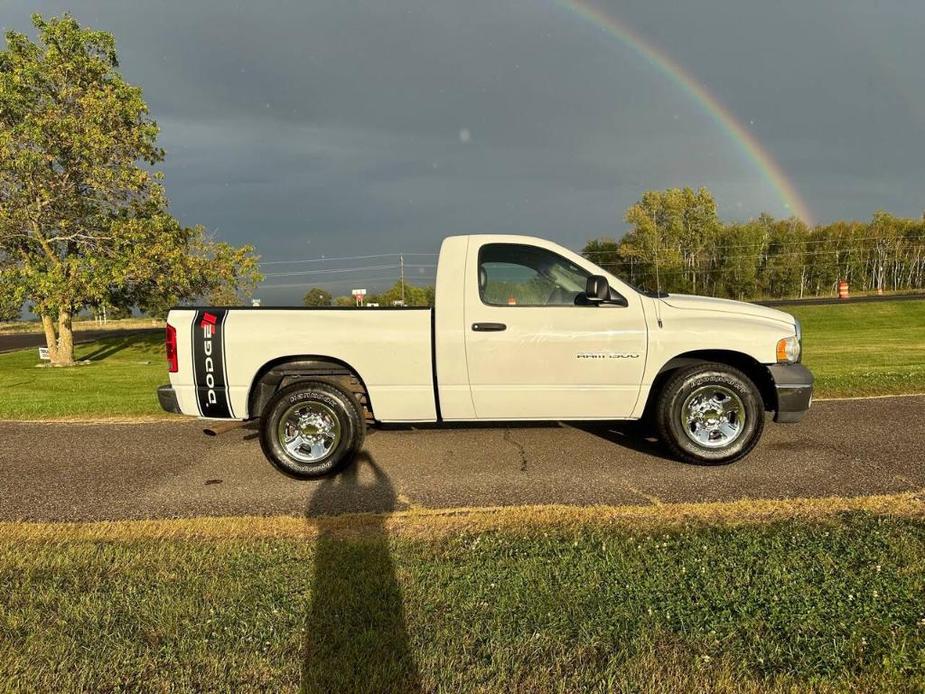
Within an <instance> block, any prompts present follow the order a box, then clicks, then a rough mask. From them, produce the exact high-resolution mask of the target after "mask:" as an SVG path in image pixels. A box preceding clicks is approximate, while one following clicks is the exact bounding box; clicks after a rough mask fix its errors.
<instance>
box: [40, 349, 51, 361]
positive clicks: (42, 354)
mask: <svg viewBox="0 0 925 694" xmlns="http://www.w3.org/2000/svg"><path fill="white" fill-rule="evenodd" d="M39 359H41V360H42V361H51V357H49V356H48V347H39Z"/></svg>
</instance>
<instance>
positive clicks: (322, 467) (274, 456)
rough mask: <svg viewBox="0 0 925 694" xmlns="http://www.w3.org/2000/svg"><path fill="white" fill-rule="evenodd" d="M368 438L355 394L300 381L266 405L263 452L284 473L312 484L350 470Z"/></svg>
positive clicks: (261, 440)
mask: <svg viewBox="0 0 925 694" xmlns="http://www.w3.org/2000/svg"><path fill="white" fill-rule="evenodd" d="M365 433H366V424H365V422H364V420H363V414H362V410H361V408H360V404H359V403H358V402H357V400H356V397H355V396H354V395H353V394H352V393H349V392H347V391H345V390H343V389H342V388H340V387H339V386H337V385H336V384H334V383H331V382H328V381H300V382H298V383H294V384H292V385H291V386H288V387H286V388H283V389H282V390H280V391H279V392H278V393H276V394H275V395H274V396H273V397H272V398H271V399H270V401H269V402H268V403H267V405H266V407H265V408H264V411H263V416H262V417H261V422H260V446H261V448H263V452H264V455H266V457H267V458H268V459H269V461H270V462H271V463H273V465H274V467H276V468H277V469H278V470H279V471H280V472H283V473H284V474H287V475H289V476H290V477H295V478H298V479H312V478H314V477H321V476H323V475H327V474H331V473H333V472H336V471H338V470H340V469H341V468H343V467H345V466H346V465H349V464H350V463H351V462H352V461H353V459H354V458H355V457H356V454H357V453H358V452H359V450H360V448H361V447H362V446H363V438H364V435H365Z"/></svg>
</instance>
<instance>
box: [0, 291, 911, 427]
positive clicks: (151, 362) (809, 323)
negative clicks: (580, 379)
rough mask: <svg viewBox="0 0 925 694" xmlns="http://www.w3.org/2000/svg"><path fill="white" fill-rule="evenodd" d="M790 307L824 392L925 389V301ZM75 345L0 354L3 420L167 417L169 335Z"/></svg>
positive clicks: (819, 390) (846, 394)
mask: <svg viewBox="0 0 925 694" xmlns="http://www.w3.org/2000/svg"><path fill="white" fill-rule="evenodd" d="M786 310H787V311H788V312H790V313H793V314H794V315H795V316H797V317H798V318H799V319H800V320H801V321H803V329H804V335H805V337H804V350H805V351H804V362H805V363H806V365H807V366H808V367H809V368H810V369H812V371H813V373H814V374H815V376H816V396H817V397H820V398H831V397H851V396H864V395H891V394H901V393H925V301H893V302H891V301H884V302H882V303H879V302H878V303H871V304H846V305H834V306H833V305H824V306H800V307H786ZM76 349H77V358H78V359H80V360H89V361H90V363H89V364H84V365H80V366H77V367H74V368H70V369H53V368H36V364H37V363H39V362H38V358H37V356H36V354H37V352H36V350H35V349H28V350H23V351H20V352H13V353H9V354H0V419H55V418H80V417H84V418H91V417H137V416H143V417H147V416H155V417H161V416H165V415H164V412H163V411H162V410H161V409H160V407H159V405H158V403H157V397H156V395H155V390H156V388H157V386H158V385H160V384H162V383H167V381H168V375H167V367H166V361H165V359H164V347H163V338H162V337H160V336H158V335H126V336H125V337H116V338H109V339H105V340H100V341H98V342H93V343H88V344H85V345H78V346H77V348H76ZM232 358H233V356H232Z"/></svg>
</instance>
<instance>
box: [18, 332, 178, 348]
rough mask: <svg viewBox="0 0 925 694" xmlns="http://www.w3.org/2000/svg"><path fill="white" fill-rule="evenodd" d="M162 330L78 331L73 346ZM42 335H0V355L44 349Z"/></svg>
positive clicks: (43, 336) (75, 333)
mask: <svg viewBox="0 0 925 694" xmlns="http://www.w3.org/2000/svg"><path fill="white" fill-rule="evenodd" d="M163 332H164V329H163V328H138V329H135V330H125V329H122V330H79V331H75V332H74V344H75V345H80V344H83V343H85V342H94V341H95V340H100V339H103V338H106V337H124V336H126V335H139V334H142V335H143V334H146V333H150V334H152V335H153V334H154V333H163ZM44 346H45V334H44V333H8V334H5V335H0V353H3V352H14V351H16V350H18V349H28V348H29V347H44Z"/></svg>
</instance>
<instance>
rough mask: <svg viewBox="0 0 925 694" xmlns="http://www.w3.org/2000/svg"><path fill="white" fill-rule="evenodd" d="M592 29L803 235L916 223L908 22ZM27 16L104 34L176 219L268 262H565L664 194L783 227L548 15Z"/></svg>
mask: <svg viewBox="0 0 925 694" xmlns="http://www.w3.org/2000/svg"><path fill="white" fill-rule="evenodd" d="M809 5H812V6H811V7H809ZM600 7H607V8H608V9H607V11H608V12H610V13H611V14H613V15H614V16H617V17H619V18H620V19H621V20H623V21H624V22H626V23H628V24H629V25H631V26H633V27H634V28H635V29H636V30H638V31H639V32H640V33H641V34H643V35H646V36H647V37H649V38H650V39H651V40H652V41H653V42H654V43H655V44H657V45H658V46H660V47H661V48H663V49H664V50H665V51H666V52H667V53H668V54H670V55H671V56H672V57H673V58H675V59H676V60H677V61H678V62H680V63H681V64H683V65H685V66H686V68H687V69H689V71H690V72H691V73H693V74H694V75H696V76H698V78H699V79H700V80H701V81H703V82H704V83H705V84H707V85H708V86H709V88H710V89H711V90H712V91H713V92H714V93H716V94H717V95H718V96H719V97H720V99H721V100H722V101H723V102H724V103H725V104H727V105H728V106H729V108H730V110H731V111H732V112H733V113H735V114H736V115H737V116H738V117H739V119H740V120H741V121H742V122H744V123H747V124H749V125H748V126H747V127H748V128H749V130H750V131H752V132H753V133H754V134H755V135H756V136H757V137H758V138H759V139H760V140H761V141H762V143H763V144H764V145H765V146H766V147H767V149H768V150H770V151H771V152H772V153H773V154H774V155H775V156H776V158H777V159H778V161H779V162H780V163H781V164H782V166H783V168H784V169H785V170H786V171H787V172H788V174H789V175H790V176H791V178H792V180H793V181H794V182H795V184H796V185H797V187H798V188H799V189H800V191H801V192H802V194H803V197H804V198H805V199H806V200H807V201H808V203H809V206H810V208H811V209H812V210H813V212H814V213H815V214H816V216H817V217H818V218H819V219H823V220H825V219H831V218H838V217H867V216H868V215H869V214H870V213H871V212H872V211H873V210H875V209H878V208H889V209H891V210H892V211H894V212H897V213H900V214H909V215H917V214H919V213H920V212H921V208H922V206H923V202H922V199H923V196H922V193H923V190H922V189H923V180H925V177H923V176H922V165H921V161H922V154H923V151H922V142H923V141H925V137H923V124H925V101H923V94H925V76H923V71H921V70H920V67H921V65H922V64H925V47H923V46H925V43H923V42H921V41H920V38H919V37H920V35H921V28H922V26H923V21H925V6H922V5H921V3H918V2H900V1H899V0H896V1H893V2H880V3H869V2H860V1H859V0H851V1H850V2H846V0H826V1H825V2H816V3H806V2H797V1H796V0H794V1H793V2H774V3H741V2H735V1H734V0H703V1H702V2H697V3H677V2H674V1H672V0H659V1H658V2H654V1H652V0H646V1H645V2H643V1H642V0H633V1H632V2H622V3H610V4H609V5H607V4H602V5H600ZM34 9H39V10H40V11H42V12H44V13H46V14H55V13H60V12H61V11H63V10H70V11H72V12H73V13H74V14H75V16H77V18H78V19H79V20H80V21H81V22H83V23H86V24H90V25H93V26H97V27H100V28H105V29H108V30H110V31H113V32H114V33H115V34H116V37H117V39H118V41H119V47H120V56H121V60H122V66H123V70H124V72H125V73H126V75H127V76H128V78H129V79H131V80H132V81H134V82H136V83H138V84H141V85H142V86H143V88H144V90H145V96H146V98H147V99H148V101H149V103H150V105H151V109H152V114H153V115H154V117H155V118H157V119H158V121H159V122H160V124H161V127H162V135H161V141H162V144H163V145H164V147H165V148H166V149H167V151H168V158H167V161H166V162H165V164H164V166H163V168H164V170H165V172H166V174H167V182H168V192H169V194H170V197H171V201H172V205H173V209H174V212H175V213H176V214H177V215H178V216H179V217H180V218H181V219H182V220H183V221H184V222H186V223H202V224H205V225H206V226H207V227H208V228H209V229H211V230H213V231H214V232H215V233H216V234H217V235H219V236H221V237H222V238H226V239H229V240H231V241H234V242H239V243H240V242H245V241H246V242H251V243H254V244H255V245H256V246H257V247H258V249H259V250H260V251H261V252H262V253H263V255H264V257H265V258H266V259H292V258H310V257H317V256H320V255H327V256H342V255H356V254H372V253H379V252H392V251H399V250H403V251H417V252H426V251H435V250H436V249H437V247H438V244H439V240H440V239H441V238H442V237H443V236H445V235H447V234H452V233H469V232H492V231H499V232H515V233H531V234H536V235H541V236H547V237H550V238H554V239H557V240H560V241H562V242H564V243H566V244H568V245H570V246H573V247H577V246H580V245H581V243H582V242H583V241H584V240H586V239H587V238H590V237H593V236H599V235H602V234H609V235H614V234H619V233H621V232H622V229H623V224H622V222H621V219H622V215H623V211H624V210H625V208H626V207H627V206H628V205H629V204H631V203H632V202H633V200H635V199H636V198H637V197H638V196H639V194H640V193H641V192H642V191H643V190H645V189H649V188H665V187H668V186H673V185H692V186H698V185H707V186H709V187H710V188H711V189H712V190H713V191H714V193H715V194H716V196H717V199H718V200H719V203H720V208H721V212H722V213H723V214H724V215H725V216H727V217H738V218H744V217H748V216H752V215H755V214H757V213H759V212H761V211H762V210H767V211H770V212H772V213H775V214H781V215H783V214H786V209H785V208H784V206H783V202H782V200H781V198H780V196H779V194H778V193H777V191H775V190H774V188H773V187H772V186H771V184H770V183H769V182H768V181H767V179H766V177H764V176H763V175H762V173H761V172H760V171H759V170H758V169H757V168H756V167H755V166H754V164H753V163H751V162H749V161H748V160H747V159H746V158H745V157H744V156H743V153H742V152H741V150H740V149H738V147H737V146H736V145H735V143H734V142H732V140H731V139H730V137H729V135H728V134H727V133H724V132H723V131H722V130H721V129H720V128H719V127H718V126H717V125H716V123H715V122H714V121H713V120H712V119H711V118H710V117H709V116H708V115H707V114H706V113H705V112H704V111H703V110H702V108H701V107H700V106H699V105H698V104H696V103H694V102H693V101H691V99H690V97H689V96H687V95H685V94H684V93H682V92H681V91H680V90H678V89H677V87H676V85H674V84H673V83H672V82H671V81H670V80H668V79H666V78H665V76H664V75H662V74H661V73H659V72H658V71H657V70H655V69H653V68H652V66H651V65H649V64H647V63H646V61H645V60H644V59H643V58H641V56H640V55H639V54H638V53H636V52H635V51H634V50H632V48H630V47H628V46H626V45H624V44H622V43H621V42H619V41H618V40H617V39H615V38H614V37H612V36H610V35H608V34H607V33H606V32H604V31H603V30H601V29H600V28H599V27H595V26H593V25H591V24H589V23H587V22H586V21H585V20H583V19H581V18H579V17H578V16H577V15H575V14H574V13H571V12H569V11H568V10H567V9H565V8H564V7H563V5H562V4H556V3H554V2H552V0H515V1H514V2H509V3H497V2H487V1H484V2H483V1H472V2H455V3H450V2H447V3H444V2H439V3H434V2H426V1H424V0H421V1H420V2H414V1H408V0H402V1H401V2H389V3H364V4H363V5H362V6H360V7H357V6H355V5H353V4H346V3H341V2H268V3H252V2H250V3H231V2H227V1H226V0H208V1H206V0H202V1H190V0H185V1H184V2H179V1H167V2H157V3H153V2H144V3H141V2H138V3H131V2H124V1H121V2H117V1H116V0H110V1H105V0H83V1H82V2H80V3H61V2H57V1H55V2H40V3H37V4H36V3H26V2H13V3H12V4H8V5H6V6H5V7H4V8H3V9H0V23H2V24H3V25H4V27H6V28H10V27H12V28H17V29H21V30H25V29H27V27H28V14H29V12H30V11H32V10H34ZM389 262H391V261H389ZM301 267H303V268H305V269H309V268H314V267H316V266H312V265H307V266H301ZM267 269H268V270H270V271H284V270H298V269H300V267H299V266H294V267H288V266H268V268H267ZM390 272H391V271H390ZM415 272H421V273H423V274H424V275H426V273H427V272H428V270H426V269H424V268H421V269H416V271H415ZM375 274H376V273H371V274H368V275H367V277H372V276H373V275H375ZM387 274H389V273H387ZM360 276H362V273H361V274H360ZM321 277H322V276H320V275H304V276H301V277H298V276H297V277H288V278H280V279H277V278H272V279H270V280H268V284H271V283H277V284H281V283H286V284H292V283H298V282H305V283H306V284H311V283H313V280H320V278H321ZM325 279H326V280H329V279H330V277H327V276H326V277H325ZM353 283H354V281H353V280H351V279H345V280H343V282H342V283H341V284H337V285H331V286H329V288H331V289H333V290H334V291H338V292H340V291H344V290H345V289H349V287H350V285H351V284H353ZM387 283H388V282H385V281H382V282H380V283H379V284H387ZM260 293H261V295H262V296H264V298H265V299H266V300H271V301H280V300H290V299H292V298H295V297H297V296H298V295H299V294H300V291H299V290H298V289H297V288H295V289H292V288H286V289H278V290H270V289H264V290H261V292H260Z"/></svg>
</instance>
